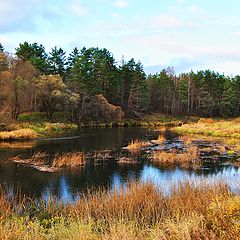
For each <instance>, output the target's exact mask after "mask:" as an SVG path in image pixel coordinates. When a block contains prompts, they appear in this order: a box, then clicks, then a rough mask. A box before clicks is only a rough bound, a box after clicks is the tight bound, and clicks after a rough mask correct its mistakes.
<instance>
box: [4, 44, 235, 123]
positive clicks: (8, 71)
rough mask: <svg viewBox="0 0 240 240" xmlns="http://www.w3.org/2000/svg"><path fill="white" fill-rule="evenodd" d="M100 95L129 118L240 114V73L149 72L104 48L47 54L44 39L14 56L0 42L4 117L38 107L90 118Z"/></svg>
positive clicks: (73, 117)
mask: <svg viewBox="0 0 240 240" xmlns="http://www.w3.org/2000/svg"><path fill="white" fill-rule="evenodd" d="M100 94H101V95H102V97H104V98H105V99H106V100H107V101H108V102H109V103H110V104H113V105H116V106H119V107H120V108H121V109H122V111H123V112H124V114H125V116H128V117H139V116H140V115H141V114H142V113H147V112H159V113H167V114H172V115H200V116H239V111H240V76H235V77H229V76H225V75H224V74H219V73H217V72H214V71H210V70H206V71H198V72H196V73H195V72H193V71H191V72H189V73H182V74H180V75H176V74H175V73H174V70H173V68H170V67H169V68H167V69H163V70H161V71H160V72H159V73H156V74H153V75H149V76H147V75H146V73H145V72H144V70H143V65H142V64H141V62H136V61H135V60H134V58H132V59H130V60H129V61H127V62H125V61H122V62H121V63H117V62H116V60H115V59H114V56H113V54H112V53H111V52H110V51H108V50H107V49H105V48H103V49H99V48H85V47H83V48H82V49H78V48H74V49H73V51H72V52H71V53H70V54H69V55H68V56H67V55H66V52H65V51H64V50H63V49H62V48H57V47H54V48H52V50H51V52H49V53H47V52H46V50H45V48H44V46H43V45H41V44H37V43H33V44H29V43H28V42H24V43H21V44H19V46H18V47H17V48H16V52H15V53H14V55H12V54H9V53H7V52H6V51H4V47H3V46H2V44H0V112H1V114H0V118H1V119H4V117H6V116H8V115H9V117H11V118H13V119H17V118H18V115H19V114H20V113H22V112H37V111H43V112H46V114H47V116H48V118H49V119H51V118H52V115H53V114H54V112H55V111H62V112H64V114H65V116H66V118H68V119H69V120H71V121H75V122H80V121H83V120H84V119H86V118H88V119H89V116H88V114H87V113H88V112H89V109H90V108H91V107H92V105H91V104H90V103H91V102H93V101H92V99H93V98H94V96H96V95H100ZM103 102H105V101H103ZM90 112H91V111H90ZM86 116H87V117H86ZM90 118H91V116H90ZM1 119H0V120H1ZM1 121H3V120H1Z"/></svg>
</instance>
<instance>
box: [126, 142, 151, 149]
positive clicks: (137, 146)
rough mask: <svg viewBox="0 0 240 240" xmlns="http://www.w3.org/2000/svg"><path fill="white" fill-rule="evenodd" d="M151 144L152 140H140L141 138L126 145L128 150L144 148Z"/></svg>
mask: <svg viewBox="0 0 240 240" xmlns="http://www.w3.org/2000/svg"><path fill="white" fill-rule="evenodd" d="M149 146H151V143H150V142H148V141H147V142H145V141H140V140H138V139H137V140H132V141H131V142H130V143H129V144H128V145H127V147H126V149H127V150H130V151H131V150H141V149H143V148H146V147H149Z"/></svg>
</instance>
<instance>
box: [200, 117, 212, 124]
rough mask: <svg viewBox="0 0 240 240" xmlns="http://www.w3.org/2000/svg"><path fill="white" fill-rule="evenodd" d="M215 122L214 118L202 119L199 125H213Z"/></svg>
mask: <svg viewBox="0 0 240 240" xmlns="http://www.w3.org/2000/svg"><path fill="white" fill-rule="evenodd" d="M214 122H215V120H214V119H212V118H200V119H199V120H198V123H205V124H213V123H214Z"/></svg>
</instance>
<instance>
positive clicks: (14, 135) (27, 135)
mask: <svg viewBox="0 0 240 240" xmlns="http://www.w3.org/2000/svg"><path fill="white" fill-rule="evenodd" d="M36 136H37V134H36V132H35V131H33V130H31V129H27V128H26V129H20V130H15V131H10V132H0V140H2V141H11V140H24V139H34V138H36Z"/></svg>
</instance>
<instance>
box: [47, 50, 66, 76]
mask: <svg viewBox="0 0 240 240" xmlns="http://www.w3.org/2000/svg"><path fill="white" fill-rule="evenodd" d="M65 54H66V53H65V52H64V51H63V49H62V48H59V49H58V48H57V47H56V46H55V47H54V48H52V51H51V52H50V53H49V57H48V65H49V69H48V72H49V73H50V74H54V75H57V74H59V75H60V76H61V77H64V76H65V65H66V56H65Z"/></svg>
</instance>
